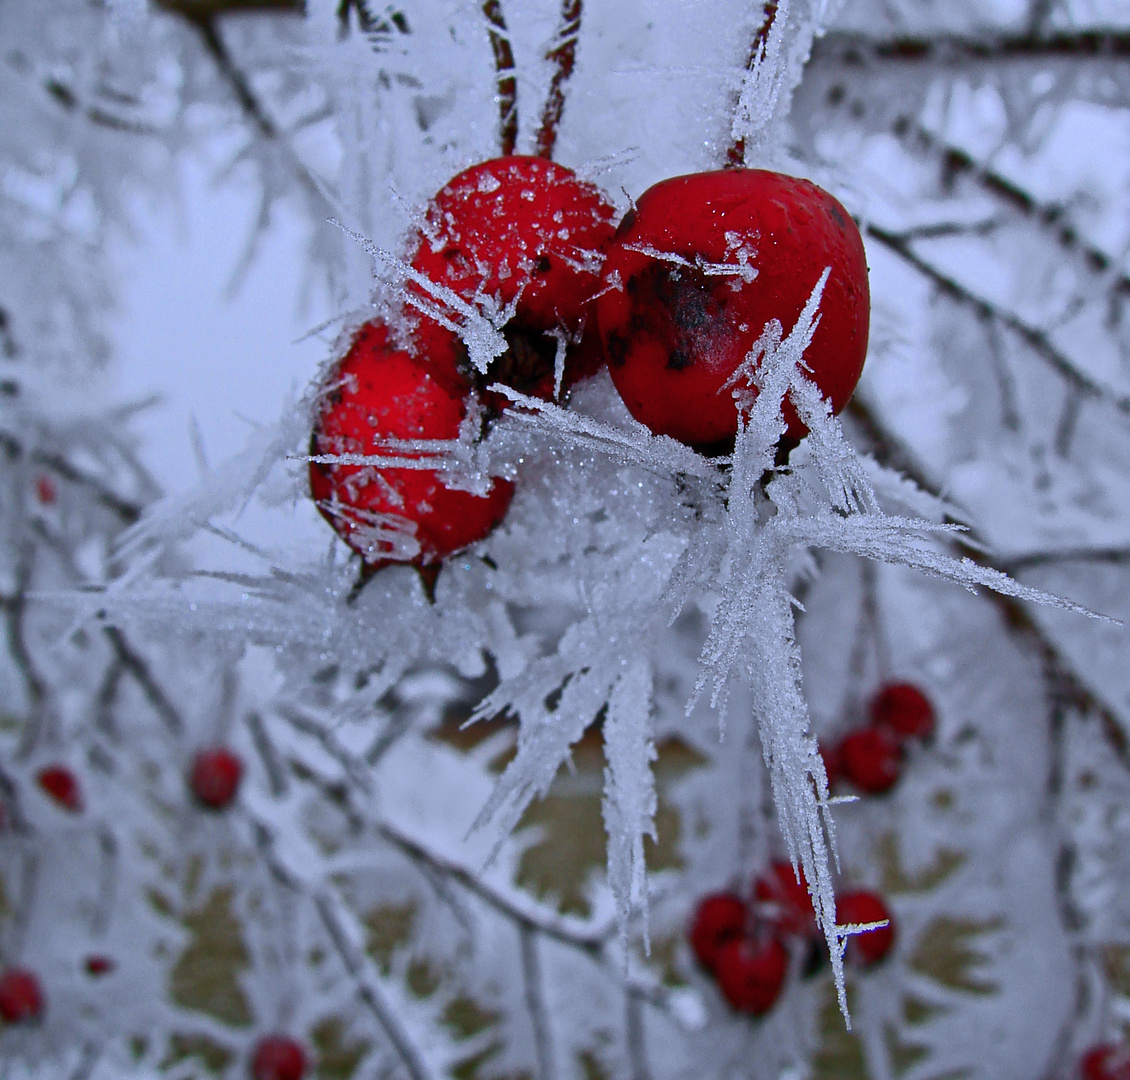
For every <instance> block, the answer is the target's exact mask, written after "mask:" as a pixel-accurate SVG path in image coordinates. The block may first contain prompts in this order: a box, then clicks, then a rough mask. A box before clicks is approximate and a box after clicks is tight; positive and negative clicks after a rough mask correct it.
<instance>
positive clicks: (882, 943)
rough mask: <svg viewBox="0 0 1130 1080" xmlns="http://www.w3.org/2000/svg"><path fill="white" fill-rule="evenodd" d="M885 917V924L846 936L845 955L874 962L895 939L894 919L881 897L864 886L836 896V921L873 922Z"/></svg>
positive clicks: (868, 964) (866, 962)
mask: <svg viewBox="0 0 1130 1080" xmlns="http://www.w3.org/2000/svg"><path fill="white" fill-rule="evenodd" d="M884 919H886V920H887V925H886V926H882V927H879V928H878V929H876V930H867V931H865V932H864V933H862V934H852V935H851V937H850V938H848V946H847V956H848V958H849V959H850V960H852V961H854V962H855V963H857V964H860V965H862V966H863V967H868V966H870V965H871V964H877V963H878V962H879V961H880V960H882V959H883V957H884V956H886V955H887V953H889V952H890V951H891V947H892V946H893V945H894V943H895V920H894V917H893V916H892V915H891V912H890V909H889V908H888V907H887V905H886V904H885V903H884V902H883V900H882V898H881V897H879V896H877V895H876V894H875V893H873V892H868V891H867V890H866V889H860V890H858V891H857V892H849V893H844V894H843V895H842V896H838V897H837V898H836V921H837V922H838V923H839V924H840V925H844V924H845V923H873V922H882V921H883V920H884Z"/></svg>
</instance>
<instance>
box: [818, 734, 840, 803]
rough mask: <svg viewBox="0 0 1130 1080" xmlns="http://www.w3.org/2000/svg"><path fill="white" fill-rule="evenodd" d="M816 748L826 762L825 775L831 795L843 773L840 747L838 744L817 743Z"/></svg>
mask: <svg viewBox="0 0 1130 1080" xmlns="http://www.w3.org/2000/svg"><path fill="white" fill-rule="evenodd" d="M816 748H817V750H818V751H819V752H820V757H821V758H822V759H823V762H824V774H825V775H826V776H827V777H828V791H829V793H830V792H831V791H832V789H833V788H834V787H835V786H836V784H837V783H838V781H839V779H840V774H841V773H842V772H843V767H842V765H841V764H840V747H839V745H838V744H837V743H829V742H823V741H821V742H819V743H817V747H816Z"/></svg>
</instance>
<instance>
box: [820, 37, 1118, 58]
mask: <svg viewBox="0 0 1130 1080" xmlns="http://www.w3.org/2000/svg"><path fill="white" fill-rule="evenodd" d="M1057 57H1062V58H1065V59H1071V60H1121V59H1124V58H1126V57H1130V30H1121V29H1119V30H1115V29H1109V30H1076V31H1064V32H1062V33H1057V34H1021V35H999V36H996V37H993V36H989V35H985V36H983V37H976V38H973V37H961V36H958V35H939V36H937V37H912V36H907V37H894V38H870V37H867V36H865V35H863V34H828V35H826V36H825V37H823V38H820V39H818V40H817V41H816V43H815V46H814V48H813V62H814V63H827V62H828V61H829V60H833V61H838V62H839V63H842V64H848V65H852V66H856V65H860V66H861V65H864V64H867V63H869V62H871V61H874V60H885V61H894V62H897V63H901V64H909V63H920V62H925V61H929V62H932V63H936V62H938V61H941V62H944V63H949V64H952V65H954V66H960V65H962V64H967V63H969V62H970V61H990V62H995V61H1000V60H1007V59H1034V60H1047V59H1052V58H1057Z"/></svg>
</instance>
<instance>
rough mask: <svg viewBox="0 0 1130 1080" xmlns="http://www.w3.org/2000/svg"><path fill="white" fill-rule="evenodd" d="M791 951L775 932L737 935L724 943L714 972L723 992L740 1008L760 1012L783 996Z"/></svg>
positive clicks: (733, 1004) (740, 1009)
mask: <svg viewBox="0 0 1130 1080" xmlns="http://www.w3.org/2000/svg"><path fill="white" fill-rule="evenodd" d="M788 967H789V954H788V953H787V952H786V951H785V947H784V945H782V944H781V941H780V939H779V938H777V937H776V936H771V937H766V938H764V939H763V940H760V941H753V940H750V939H749V938H738V939H736V940H734V941H729V942H727V943H726V944H725V945H723V946H722V948H721V950H720V951H719V953H718V960H717V962H716V963H715V966H714V972H715V974H716V975H717V976H718V986H719V988H720V989H721V991H722V994H723V996H724V997H725V998H726V1000H727V1001H728V1002H729V1003H730V1005H731V1006H732V1007H733V1008H734V1009H736V1010H737V1011H738V1012H745V1013H752V1014H753V1015H754V1016H760V1015H761V1014H762V1013H765V1012H768V1011H769V1010H770V1009H771V1008H773V1006H774V1004H776V1001H777V998H778V997H780V996H781V988H782V986H784V983H785V974H786V973H787V971H788Z"/></svg>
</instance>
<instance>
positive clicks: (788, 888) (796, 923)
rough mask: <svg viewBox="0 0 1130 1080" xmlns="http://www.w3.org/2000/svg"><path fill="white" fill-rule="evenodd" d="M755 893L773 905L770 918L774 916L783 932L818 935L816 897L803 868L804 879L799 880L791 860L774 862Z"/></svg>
mask: <svg viewBox="0 0 1130 1080" xmlns="http://www.w3.org/2000/svg"><path fill="white" fill-rule="evenodd" d="M753 895H754V899H756V900H758V901H760V902H761V903H763V904H771V905H773V907H774V909H775V911H774V913H773V914H771V915H768V916H766V917H767V918H771V919H772V921H773V925H774V926H775V927H776V928H777V929H778V930H779V931H780V932H781V933H783V934H795V935H796V936H798V937H812V936H814V935H815V934H816V911H815V910H814V908H813V907H812V897H811V896H809V895H808V885H807V884H806V883H805V880H804V871H803V870H802V871H800V881H797V877H796V872H795V871H794V870H793V867H792V864H791V863H788V862H784V861H780V862H774V863H773V864H771V865H770V867H769V869H768V870H766V871H765V873H764V874H762V875H761V876H760V877H759V878H758V879H757V881H755V882H754V886H753Z"/></svg>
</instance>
